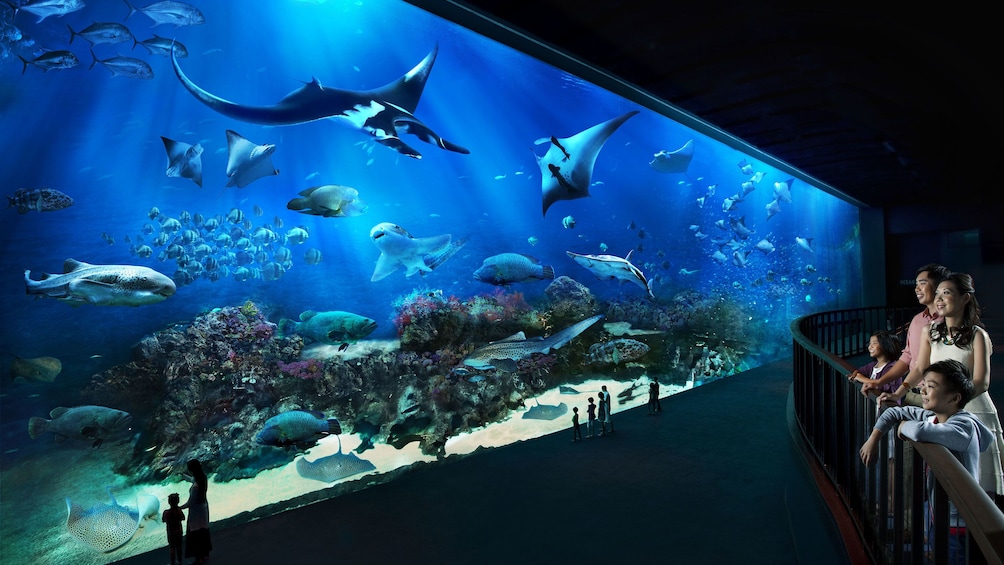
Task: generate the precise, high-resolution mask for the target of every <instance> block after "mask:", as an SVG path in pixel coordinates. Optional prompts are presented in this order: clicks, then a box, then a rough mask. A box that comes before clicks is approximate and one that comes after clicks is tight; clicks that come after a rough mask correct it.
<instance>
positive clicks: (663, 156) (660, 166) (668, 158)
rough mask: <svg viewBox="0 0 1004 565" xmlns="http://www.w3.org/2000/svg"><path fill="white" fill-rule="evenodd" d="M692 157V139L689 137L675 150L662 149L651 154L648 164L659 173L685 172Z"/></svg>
mask: <svg viewBox="0 0 1004 565" xmlns="http://www.w3.org/2000/svg"><path fill="white" fill-rule="evenodd" d="M693 158H694V140H693V139H691V140H689V141H687V142H686V143H684V144H683V147H681V148H679V149H677V150H676V151H666V150H665V149H663V150H662V151H660V152H658V153H656V154H655V155H653V159H652V161H651V162H650V163H649V166H651V167H652V169H654V170H655V171H657V172H660V173H685V172H687V167H689V166H690V160H691V159H693Z"/></svg>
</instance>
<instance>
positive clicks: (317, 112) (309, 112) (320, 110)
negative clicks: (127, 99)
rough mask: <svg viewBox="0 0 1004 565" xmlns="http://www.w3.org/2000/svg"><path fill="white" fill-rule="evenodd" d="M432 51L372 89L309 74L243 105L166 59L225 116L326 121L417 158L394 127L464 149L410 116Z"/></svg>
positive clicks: (276, 122) (278, 122)
mask: <svg viewBox="0 0 1004 565" xmlns="http://www.w3.org/2000/svg"><path fill="white" fill-rule="evenodd" d="M438 53H439V46H438V45H437V46H436V47H434V48H433V50H432V51H431V52H429V54H428V55H426V56H425V58H424V59H422V61H421V62H419V63H418V64H417V65H415V67H414V68H412V69H411V70H410V71H408V72H407V73H405V74H404V76H402V77H400V78H398V79H397V80H395V81H394V82H391V83H389V84H387V85H385V86H382V87H380V88H377V89H374V90H342V89H337V88H330V87H326V86H322V85H321V83H320V81H318V80H317V78H312V79H311V81H310V82H308V83H306V84H305V85H304V86H303V87H301V88H299V89H297V90H294V91H293V92H291V93H289V94H288V95H286V97H285V98H283V99H282V100H280V101H279V102H277V103H276V104H273V105H271V106H248V105H244V104H238V103H235V102H230V101H229V100H224V99H223V98H220V97H219V96H216V95H215V94H212V93H210V92H208V91H206V90H204V89H203V88H202V87H200V86H198V85H196V84H195V83H194V82H192V81H191V80H190V79H189V78H188V77H187V76H186V75H185V73H184V72H182V70H181V66H180V65H179V64H178V59H177V58H176V57H175V55H174V53H173V52H172V54H171V63H172V64H173V66H174V74H175V75H176V76H177V77H178V80H180V81H181V84H182V85H183V86H184V87H185V89H186V90H188V91H189V92H190V93H191V94H192V95H193V96H195V98H196V99H198V100H199V101H200V102H202V103H203V104H205V105H206V106H208V107H210V108H211V109H213V110H215V111H216V112H219V113H220V114H223V115H224V116H227V117H228V118H233V119H235V120H240V121H243V122H249V123H252V124H263V125H271V126H288V125H295V124H303V123H306V122H312V121H315V120H321V119H330V120H333V121H336V122H339V123H341V124H343V125H346V126H348V127H350V128H352V129H355V130H357V131H360V132H363V133H365V134H367V135H369V136H371V137H373V138H374V139H375V140H376V142H377V143H379V144H381V145H383V146H384V147H389V148H391V149H393V150H394V151H397V152H398V153H400V154H402V155H406V156H408V157H412V158H415V159H421V158H422V154H421V153H419V152H418V151H416V150H415V149H414V148H412V147H410V146H409V145H408V144H407V143H405V142H404V141H403V140H402V139H401V138H400V137H399V135H398V132H399V131H400V132H402V133H410V134H412V135H414V136H416V137H418V138H419V139H421V140H422V141H424V142H426V143H430V144H433V145H436V146H437V147H439V148H441V149H446V150H448V151H454V152H456V153H464V154H467V153H470V151H468V150H467V149H465V148H463V147H461V146H459V145H457V144H455V143H452V142H450V141H447V140H445V139H443V138H442V137H440V136H439V135H438V134H436V132H434V131H432V129H431V128H430V127H429V126H427V125H425V124H424V123H422V121H421V120H419V119H418V118H417V117H415V115H414V112H415V109H416V107H417V106H418V102H419V99H420V98H421V96H422V91H423V90H424V89H425V83H426V80H428V78H429V74H430V73H431V72H432V66H433V64H434V63H435V62H436V55H437V54H438Z"/></svg>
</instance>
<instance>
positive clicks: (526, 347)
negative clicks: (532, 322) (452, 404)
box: [463, 314, 603, 373]
mask: <svg viewBox="0 0 1004 565" xmlns="http://www.w3.org/2000/svg"><path fill="white" fill-rule="evenodd" d="M602 318H603V314H597V315H595V316H592V317H589V318H586V319H585V320H582V321H581V322H577V323H575V324H572V325H571V326H568V327H567V328H565V329H563V330H561V331H560V332H558V333H556V334H554V335H552V336H551V337H546V338H545V337H539V336H538V337H533V338H529V339H527V337H526V334H524V333H523V332H517V333H515V334H513V335H511V336H509V337H507V338H505V339H500V340H498V341H493V342H491V343H488V344H487V345H482V346H481V347H479V348H477V349H475V350H474V351H472V352H471V354H470V355H468V356H467V357H466V358H464V361H463V363H464V365H467V366H468V367H473V368H475V369H482V370H487V369H501V370H503V371H506V372H510V373H514V372H516V368H517V364H518V362H519V361H521V360H523V359H526V358H528V357H530V356H531V355H533V354H534V353H543V354H545V355H546V354H548V353H550V352H551V351H552V350H554V349H560V348H561V347H562V346H563V345H565V344H566V343H568V342H570V341H572V340H573V339H575V338H576V337H578V335H579V334H581V333H582V332H584V331H586V329H587V328H589V326H592V325H593V324H595V323H596V322H598V321H600V320H601V319H602Z"/></svg>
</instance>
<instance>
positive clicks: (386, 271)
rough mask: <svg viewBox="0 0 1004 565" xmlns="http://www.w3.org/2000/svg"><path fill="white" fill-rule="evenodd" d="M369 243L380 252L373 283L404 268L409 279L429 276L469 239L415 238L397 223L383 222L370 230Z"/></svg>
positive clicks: (449, 236)
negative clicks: (416, 274)
mask: <svg viewBox="0 0 1004 565" xmlns="http://www.w3.org/2000/svg"><path fill="white" fill-rule="evenodd" d="M370 240H371V241H373V245H376V247H377V249H379V250H380V257H379V258H378V259H377V263H376V267H375V268H374V269H373V276H372V277H370V280H371V281H378V280H381V279H384V278H386V277H387V276H388V275H390V274H391V273H393V272H394V271H396V270H397V269H398V267H402V266H403V267H404V268H405V273H404V275H405V276H406V277H410V276H411V275H414V274H415V273H422V274H425V273H430V272H432V270H433V269H435V268H436V267H438V266H440V265H442V264H443V263H444V262H445V261H446V260H447V259H449V258H450V257H453V255H454V254H455V253H456V252H457V251H460V248H461V247H463V246H464V244H465V243H467V238H463V239H458V240H455V241H454V240H453V237H452V236H451V235H450V234H448V233H447V234H442V235H436V236H432V237H414V236H413V235H411V234H410V233H408V230H406V229H404V228H402V227H401V226H399V225H397V224H392V223H390V222H381V223H379V224H377V225H375V226H373V228H372V229H371V230H370Z"/></svg>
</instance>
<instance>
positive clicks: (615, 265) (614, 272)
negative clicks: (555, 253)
mask: <svg viewBox="0 0 1004 565" xmlns="http://www.w3.org/2000/svg"><path fill="white" fill-rule="evenodd" d="M565 253H567V254H568V256H569V257H571V258H572V260H574V261H575V262H576V263H578V264H579V265H582V266H583V267H585V268H586V269H587V270H588V271H589V272H591V273H592V274H594V275H596V278H598V279H600V280H619V281H622V282H623V281H628V282H632V283H634V284H636V285H638V286H640V287H641V288H643V289H644V290H645V292H647V293H648V295H649V296H651V297H652V298H655V294H652V286H651V285H650V284H649V282H648V279H647V278H645V273H643V272H641V269H639V268H638V267H635V266H634V265H633V264H631V254H632V253H634V250H633V249H632V250H631V251H628V254H627V255H626V256H625V257H624V258H621V257H618V256H616V255H582V254H579V253H573V252H571V251H566V252H565Z"/></svg>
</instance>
